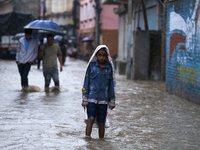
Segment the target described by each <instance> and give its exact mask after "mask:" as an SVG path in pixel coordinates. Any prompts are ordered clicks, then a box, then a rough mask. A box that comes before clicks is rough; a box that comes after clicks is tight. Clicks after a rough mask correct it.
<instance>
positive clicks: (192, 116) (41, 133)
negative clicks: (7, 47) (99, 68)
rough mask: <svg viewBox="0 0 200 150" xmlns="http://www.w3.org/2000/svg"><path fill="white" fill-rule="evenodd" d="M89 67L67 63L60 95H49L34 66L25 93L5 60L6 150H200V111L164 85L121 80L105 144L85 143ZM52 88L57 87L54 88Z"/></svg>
mask: <svg viewBox="0 0 200 150" xmlns="http://www.w3.org/2000/svg"><path fill="white" fill-rule="evenodd" d="M85 67H86V62H83V61H80V60H77V61H72V60H69V59H67V61H66V65H65V66H64V68H63V72H61V73H60V83H61V92H60V93H53V92H52V93H48V94H47V93H45V92H44V78H43V74H42V70H38V69H37V66H36V65H33V66H32V68H31V71H30V73H29V85H34V86H38V87H39V88H40V89H41V91H40V92H27V93H24V92H21V91H20V90H21V86H20V76H19V73H18V70H17V66H16V63H15V61H5V60H0V77H1V78H0V84H1V86H0V103H1V105H0V141H1V142H0V149H1V150H15V149H16V150H19V149H20V150H22V149H23V150H35V149H45V150H66V149H75V150H90V149H92V150H93V149H94V150H102V149H106V150H116V149H117V150H121V149H123V150H129V149H136V150H149V149H158V150H163V149H165V150H171V149H174V150H188V149H191V150H199V149H200V106H199V105H196V104H193V103H191V102H188V101H186V100H184V99H181V98H178V97H175V96H173V95H169V94H168V93H167V92H165V83H164V82H152V81H130V80H126V77H125V76H119V75H116V80H117V81H116V82H117V87H116V98H117V99H116V104H117V106H116V108H115V109H114V110H113V111H111V127H110V128H107V129H106V133H105V139H103V140H100V139H98V130H97V129H93V132H92V139H90V140H87V139H84V138H83V137H84V135H85V124H84V122H83V120H84V110H83V108H82V106H81V88H82V83H83V75H84V71H85ZM51 86H53V82H52V83H51Z"/></svg>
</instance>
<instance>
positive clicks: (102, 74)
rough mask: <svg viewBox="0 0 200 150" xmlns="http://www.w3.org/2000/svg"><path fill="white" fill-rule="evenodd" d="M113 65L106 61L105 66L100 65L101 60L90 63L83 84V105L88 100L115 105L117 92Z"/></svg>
mask: <svg viewBox="0 0 200 150" xmlns="http://www.w3.org/2000/svg"><path fill="white" fill-rule="evenodd" d="M112 74H113V72H112V67H111V65H110V64H109V63H108V62H106V64H105V67H103V68H102V67H100V65H99V62H98V61H96V62H92V63H90V65H89V67H88V69H87V72H86V76H85V82H84V85H83V89H82V93H83V103H82V104H83V105H87V104H88V102H93V103H96V104H97V103H98V104H108V103H109V105H110V106H115V93H114V85H113V76H112Z"/></svg>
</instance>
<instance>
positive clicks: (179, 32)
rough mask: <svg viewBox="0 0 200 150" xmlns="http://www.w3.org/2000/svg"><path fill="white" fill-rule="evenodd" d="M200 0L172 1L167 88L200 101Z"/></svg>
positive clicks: (167, 52)
mask: <svg viewBox="0 0 200 150" xmlns="http://www.w3.org/2000/svg"><path fill="white" fill-rule="evenodd" d="M199 14H200V8H199V0H179V1H174V2H169V4H168V7H167V29H166V89H167V91H168V92H170V93H172V94H175V95H177V96H180V97H182V98H185V99H187V100H189V101H192V102H194V103H197V104H200V16H199Z"/></svg>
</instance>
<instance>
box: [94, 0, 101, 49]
mask: <svg viewBox="0 0 200 150" xmlns="http://www.w3.org/2000/svg"><path fill="white" fill-rule="evenodd" d="M95 2H96V7H95V26H96V28H95V43H96V46H98V45H99V37H100V13H101V8H100V4H99V0H95Z"/></svg>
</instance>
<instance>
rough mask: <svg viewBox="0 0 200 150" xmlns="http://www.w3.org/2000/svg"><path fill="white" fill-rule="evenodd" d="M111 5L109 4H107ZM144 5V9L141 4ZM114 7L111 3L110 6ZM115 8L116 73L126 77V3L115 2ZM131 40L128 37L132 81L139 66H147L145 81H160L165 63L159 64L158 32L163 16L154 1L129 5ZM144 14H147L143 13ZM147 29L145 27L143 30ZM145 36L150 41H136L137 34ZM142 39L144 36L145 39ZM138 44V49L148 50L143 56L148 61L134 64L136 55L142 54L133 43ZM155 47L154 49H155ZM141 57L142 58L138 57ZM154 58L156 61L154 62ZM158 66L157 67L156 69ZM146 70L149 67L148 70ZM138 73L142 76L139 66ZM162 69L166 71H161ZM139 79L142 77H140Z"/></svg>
mask: <svg viewBox="0 0 200 150" xmlns="http://www.w3.org/2000/svg"><path fill="white" fill-rule="evenodd" d="M107 1H108V2H110V1H109V0H107ZM142 2H144V5H143V3H142ZM112 3H113V2H112ZM116 3H118V5H119V6H118V8H117V9H115V10H114V12H115V13H116V14H118V15H119V36H118V41H119V43H118V58H117V60H116V68H117V73H119V74H122V75H126V72H127V70H126V69H127V58H128V57H130V56H127V55H128V54H127V49H128V46H127V43H128V22H129V20H128V0H123V1H122V0H117V1H116ZM131 11H132V13H131V18H132V21H131V22H132V36H131V38H132V39H131V79H140V78H136V76H137V75H136V74H137V70H136V68H137V66H139V65H140V64H141V63H145V64H147V65H146V66H147V67H146V69H145V72H147V75H146V78H145V80H148V79H150V80H161V76H164V75H165V74H164V73H163V74H162V73H161V72H162V71H161V68H162V66H161V64H162V65H163V66H165V63H161V53H165V51H164V52H161V46H160V45H161V41H160V40H161V29H162V15H163V3H162V1H157V0H143V1H142V0H134V1H132V10H131ZM144 12H146V13H144ZM144 14H146V20H145V19H144V18H145V17H144ZM146 27H148V28H147V29H146ZM143 32H147V34H146V35H148V36H149V37H148V38H147V39H146V38H143V36H141V39H138V38H139V37H140V36H138V35H140V33H141V34H143ZM144 36H145V35H144ZM137 40H138V41H141V42H143V43H141V45H142V46H143V45H145V44H146V46H148V45H147V44H149V48H148V49H145V50H144V51H143V52H142V53H143V54H145V55H149V56H148V58H146V59H145V58H144V60H145V61H142V60H141V61H142V62H141V61H140V60H139V61H136V60H137V58H138V57H140V56H139V55H137V53H138V52H139V51H141V50H142V48H141V49H139V47H140V46H138V45H137V44H138V43H136V41H137ZM146 40H147V41H146ZM156 43H157V45H156ZM141 56H144V55H142V54H141ZM155 58H156V59H155ZM158 64H159V65H158ZM148 66H149V67H148ZM140 68H141V69H140V70H139V71H141V72H142V69H144V68H142V66H141V67H140ZM164 68H165V67H164ZM139 76H141V75H139Z"/></svg>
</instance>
